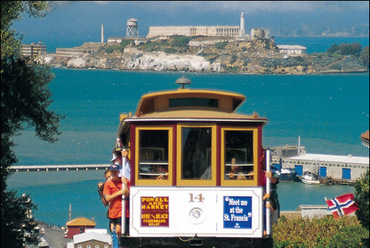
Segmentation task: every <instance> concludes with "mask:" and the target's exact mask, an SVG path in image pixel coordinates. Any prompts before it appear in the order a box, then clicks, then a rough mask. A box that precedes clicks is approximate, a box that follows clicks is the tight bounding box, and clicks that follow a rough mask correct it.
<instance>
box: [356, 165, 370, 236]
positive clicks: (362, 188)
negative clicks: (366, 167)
mask: <svg viewBox="0 0 370 248" xmlns="http://www.w3.org/2000/svg"><path fill="white" fill-rule="evenodd" d="M355 189H356V193H355V202H356V203H357V206H358V208H359V209H358V210H357V211H356V216H357V218H358V219H359V221H360V222H361V224H362V226H363V227H365V228H366V229H367V230H369V193H370V192H369V171H367V172H366V173H365V174H363V175H362V176H361V178H359V179H357V181H356V184H355Z"/></svg>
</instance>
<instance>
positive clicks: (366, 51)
mask: <svg viewBox="0 0 370 248" xmlns="http://www.w3.org/2000/svg"><path fill="white" fill-rule="evenodd" d="M360 59H361V60H362V63H364V65H365V66H366V68H367V69H369V47H368V46H366V47H364V48H363V49H362V51H361V53H360Z"/></svg>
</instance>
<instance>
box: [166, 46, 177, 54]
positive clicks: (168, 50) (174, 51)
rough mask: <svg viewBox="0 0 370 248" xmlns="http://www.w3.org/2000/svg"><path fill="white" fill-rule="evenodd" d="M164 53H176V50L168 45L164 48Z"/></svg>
mask: <svg viewBox="0 0 370 248" xmlns="http://www.w3.org/2000/svg"><path fill="white" fill-rule="evenodd" d="M164 52H165V53H176V52H177V50H176V49H175V48H172V47H169V48H165V49H164Z"/></svg>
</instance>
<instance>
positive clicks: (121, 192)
mask: <svg viewBox="0 0 370 248" xmlns="http://www.w3.org/2000/svg"><path fill="white" fill-rule="evenodd" d="M125 188H126V187H125ZM125 191H126V190H125V189H120V190H118V191H116V192H114V193H113V194H111V195H104V198H105V200H106V201H107V202H111V201H112V200H113V199H114V198H116V197H118V196H120V195H123V194H125Z"/></svg>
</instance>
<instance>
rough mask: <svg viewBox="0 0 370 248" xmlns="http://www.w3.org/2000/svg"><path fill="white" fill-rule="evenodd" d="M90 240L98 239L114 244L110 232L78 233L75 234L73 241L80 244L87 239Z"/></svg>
mask: <svg viewBox="0 0 370 248" xmlns="http://www.w3.org/2000/svg"><path fill="white" fill-rule="evenodd" d="M90 240H97V241H101V242H104V243H108V244H112V237H111V235H109V234H102V233H98V232H87V233H81V234H76V235H74V236H73V243H74V244H75V245H76V244H80V243H83V242H86V241H90Z"/></svg>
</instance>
